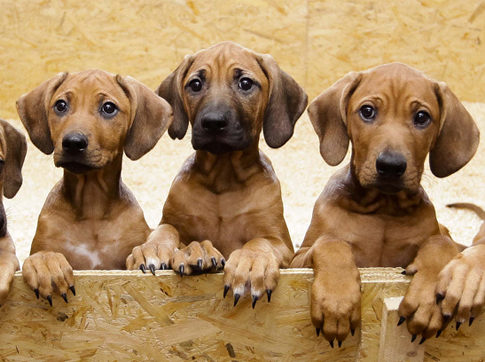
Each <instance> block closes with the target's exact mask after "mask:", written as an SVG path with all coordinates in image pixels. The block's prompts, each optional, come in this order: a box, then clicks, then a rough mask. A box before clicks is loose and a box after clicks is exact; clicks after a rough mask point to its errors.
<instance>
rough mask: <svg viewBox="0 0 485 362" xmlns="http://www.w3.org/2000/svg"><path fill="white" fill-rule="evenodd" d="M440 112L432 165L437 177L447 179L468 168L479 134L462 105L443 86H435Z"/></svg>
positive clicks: (437, 84)
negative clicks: (461, 169) (439, 128)
mask: <svg viewBox="0 0 485 362" xmlns="http://www.w3.org/2000/svg"><path fill="white" fill-rule="evenodd" d="M435 91H436V95H437V97H438V103H439V105H440V110H441V119H440V127H441V130H440V133H439V135H438V138H437V139H436V141H435V144H434V145H433V147H432V148H431V151H430V154H429V165H430V168H431V171H432V172H433V174H434V175H435V176H437V177H446V176H449V175H451V174H452V173H454V172H456V171H458V170H459V169H460V168H462V167H463V166H465V165H466V164H467V163H468V161H470V159H471V158H472V157H473V155H474V154H475V152H476V150H477V148H478V142H479V140H480V131H479V130H478V128H477V125H476V124H475V122H474V121H473V118H472V116H470V114H469V113H468V112H467V110H466V109H465V107H464V106H463V104H461V102H460V101H459V100H458V98H457V97H456V96H455V95H454V94H453V92H452V91H451V90H450V89H449V88H448V86H447V85H446V84H445V83H443V82H440V83H436V86H435Z"/></svg>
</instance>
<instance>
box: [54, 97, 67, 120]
mask: <svg viewBox="0 0 485 362" xmlns="http://www.w3.org/2000/svg"><path fill="white" fill-rule="evenodd" d="M68 110H69V105H68V104H67V102H66V101H65V100H63V99H58V100H57V101H56V103H54V112H56V114H57V115H58V116H63V115H64V114H65V113H66V112H67V111H68Z"/></svg>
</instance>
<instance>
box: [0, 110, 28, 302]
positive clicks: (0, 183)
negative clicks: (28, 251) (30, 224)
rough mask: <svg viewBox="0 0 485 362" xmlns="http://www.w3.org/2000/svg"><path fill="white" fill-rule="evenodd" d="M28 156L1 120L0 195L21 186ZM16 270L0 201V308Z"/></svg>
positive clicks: (11, 194)
mask: <svg viewBox="0 0 485 362" xmlns="http://www.w3.org/2000/svg"><path fill="white" fill-rule="evenodd" d="M26 153H27V143H26V142H25V137H24V136H23V135H22V134H21V133H20V132H19V131H17V129H15V128H14V127H13V126H11V125H10V124H9V123H8V122H6V121H4V120H0V192H2V193H3V195H4V196H5V197H8V198H9V199H11V198H12V197H14V196H15V195H16V194H17V191H18V190H19V189H20V186H21V185H22V165H23V164H24V160H25V155H26ZM18 269H19V261H18V259H17V257H16V256H15V246H14V243H13V240H12V238H11V237H10V234H9V233H8V231H7V216H6V215H5V209H4V207H3V203H2V201H1V198H0V305H1V304H3V302H4V301H5V299H6V298H7V295H8V292H9V290H10V285H11V284H12V281H13V275H14V273H15V271H16V270H18Z"/></svg>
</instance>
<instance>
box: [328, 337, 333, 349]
mask: <svg viewBox="0 0 485 362" xmlns="http://www.w3.org/2000/svg"><path fill="white" fill-rule="evenodd" d="M328 343H330V347H332V348H333V339H332V340H331V341H330V342H328Z"/></svg>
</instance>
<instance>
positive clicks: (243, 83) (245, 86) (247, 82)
mask: <svg viewBox="0 0 485 362" xmlns="http://www.w3.org/2000/svg"><path fill="white" fill-rule="evenodd" d="M238 86H239V88H240V89H242V90H243V91H248V90H250V89H251V88H252V87H253V80H252V79H250V78H247V77H244V78H241V79H240V80H239V84H238Z"/></svg>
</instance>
